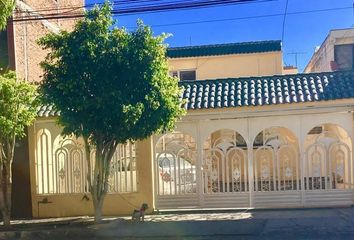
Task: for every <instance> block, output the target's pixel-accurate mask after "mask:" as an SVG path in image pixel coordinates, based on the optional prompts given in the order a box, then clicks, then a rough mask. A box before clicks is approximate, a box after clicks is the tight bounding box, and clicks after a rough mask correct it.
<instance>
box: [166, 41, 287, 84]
mask: <svg viewBox="0 0 354 240" xmlns="http://www.w3.org/2000/svg"><path fill="white" fill-rule="evenodd" d="M167 55H168V57H169V66H170V73H171V75H173V76H176V77H179V78H180V79H181V80H196V79H198V80H205V79H215V78H232V77H249V76H268V75H281V74H282V70H283V60H282V59H283V54H282V50H281V42H280V41H257V42H243V43H229V44H215V45H201V46H190V47H176V48H169V49H168V52H167Z"/></svg>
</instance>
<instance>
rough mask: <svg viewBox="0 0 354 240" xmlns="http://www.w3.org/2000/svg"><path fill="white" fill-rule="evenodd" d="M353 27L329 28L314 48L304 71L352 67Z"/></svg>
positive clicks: (349, 68) (351, 68)
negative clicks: (318, 44) (324, 36)
mask: <svg viewBox="0 0 354 240" xmlns="http://www.w3.org/2000/svg"><path fill="white" fill-rule="evenodd" d="M353 53H354V28H347V29H335V30H331V31H330V32H329V34H328V36H327V37H326V39H325V41H324V42H323V43H322V44H321V46H320V47H319V48H316V51H315V53H314V54H313V56H312V58H311V60H310V61H309V63H308V64H307V66H306V68H305V70H304V72H306V73H308V72H331V71H343V70H353V69H354V61H353V56H354V54H353Z"/></svg>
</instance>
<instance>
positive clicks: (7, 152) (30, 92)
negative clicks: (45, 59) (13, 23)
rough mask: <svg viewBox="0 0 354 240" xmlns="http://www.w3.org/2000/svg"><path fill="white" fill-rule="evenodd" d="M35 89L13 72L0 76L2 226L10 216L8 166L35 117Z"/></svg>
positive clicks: (36, 102)
mask: <svg viewBox="0 0 354 240" xmlns="http://www.w3.org/2000/svg"><path fill="white" fill-rule="evenodd" d="M36 95H37V94H36V88H35V87H34V86H32V85H30V84H29V83H27V82H24V81H17V80H16V75H15V73H14V72H8V73H5V74H3V75H0V211H1V213H2V217H3V221H4V225H5V226H9V225H10V218H11V190H12V175H11V167H12V162H13V157H14V148H15V141H16V138H21V137H24V136H25V134H26V126H29V125H30V124H31V123H32V122H33V121H34V119H35V117H36V113H37V106H38V101H37V100H36Z"/></svg>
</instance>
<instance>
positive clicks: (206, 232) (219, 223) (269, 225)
mask: <svg viewBox="0 0 354 240" xmlns="http://www.w3.org/2000/svg"><path fill="white" fill-rule="evenodd" d="M87 220H89V221H91V220H90V219H88V218H85V221H87ZM76 222H80V221H76ZM2 236H3V238H1V236H0V239H6V238H4V236H5V235H2ZM7 236H8V239H51V240H54V239H70V240H74V239H87V240H88V239H354V208H331V209H328V208H324V209H297V210H296V209H294V210H257V211H242V212H218V213H215V212H214V213H194V214H187V213H183V214H159V215H150V216H146V222H145V223H139V224H132V223H131V222H130V219H129V217H119V218H117V217H113V218H106V221H105V222H104V223H102V224H100V225H90V224H74V225H71V226H68V225H63V226H59V225H58V226H55V227H53V226H51V227H47V228H43V229H31V228H28V229H26V230H22V231H17V232H16V234H15V235H12V237H11V236H10V235H7Z"/></svg>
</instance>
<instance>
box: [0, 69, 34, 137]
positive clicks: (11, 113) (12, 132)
mask: <svg viewBox="0 0 354 240" xmlns="http://www.w3.org/2000/svg"><path fill="white" fill-rule="evenodd" d="M37 106H38V101H37V100H36V88H35V87H34V86H32V85H30V84H29V83H27V82H24V81H17V80H16V75H15V73H14V72H11V71H10V72H8V73H5V74H3V75H0V143H1V142H2V139H9V138H14V137H24V136H25V127H26V126H28V125H30V124H31V123H32V122H33V121H34V119H35V117H36V113H37Z"/></svg>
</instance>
